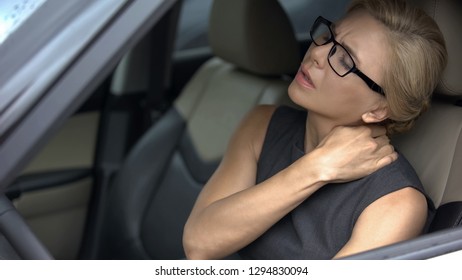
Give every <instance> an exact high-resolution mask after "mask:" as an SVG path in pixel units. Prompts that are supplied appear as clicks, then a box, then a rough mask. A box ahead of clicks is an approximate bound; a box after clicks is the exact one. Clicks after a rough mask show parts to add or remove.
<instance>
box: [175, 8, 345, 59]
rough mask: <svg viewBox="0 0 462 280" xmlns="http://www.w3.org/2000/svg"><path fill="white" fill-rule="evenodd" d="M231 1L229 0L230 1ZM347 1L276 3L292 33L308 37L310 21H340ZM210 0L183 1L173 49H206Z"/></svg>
mask: <svg viewBox="0 0 462 280" xmlns="http://www.w3.org/2000/svg"><path fill="white" fill-rule="evenodd" d="M230 1H232V0H230ZM350 1H351V0H322V1H321V0H279V3H280V4H281V6H282V7H283V8H284V10H285V11H286V13H287V15H288V16H289V18H290V21H291V23H292V26H293V28H294V31H295V33H296V34H297V36H299V37H300V38H308V33H309V28H310V26H311V24H312V23H313V21H314V20H315V19H316V18H317V17H318V16H319V15H322V16H324V17H326V18H328V19H329V20H331V21H335V20H337V19H338V18H340V17H341V16H342V15H343V13H344V11H345V9H346V7H347V4H348V3H349V2H350ZM212 2H213V0H183V4H182V5H183V6H182V8H181V13H180V20H179V23H178V32H177V39H176V50H185V49H192V48H198V47H206V46H208V40H207V28H208V23H209V14H210V10H211V8H212Z"/></svg>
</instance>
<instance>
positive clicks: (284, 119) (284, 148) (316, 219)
mask: <svg viewBox="0 0 462 280" xmlns="http://www.w3.org/2000/svg"><path fill="white" fill-rule="evenodd" d="M306 117H307V113H306V111H299V110H296V109H293V108H289V107H279V108H278V109H277V110H276V111H275V113H274V115H273V116H272V119H271V121H270V124H269V127H268V130H267V134H266V137H265V141H264V144H263V149H262V152H261V155H260V159H259V162H258V170H257V183H259V182H262V181H264V180H266V179H268V178H270V177H271V176H273V175H275V174H276V173H278V172H279V171H281V170H282V169H284V168H286V167H288V166H289V165H290V164H291V163H293V162H294V161H296V160H297V159H299V158H300V157H302V156H303V155H304V137H305V123H306ZM408 186H412V187H414V188H415V189H417V190H419V191H421V192H422V193H424V190H423V187H422V184H421V182H420V180H419V178H418V177H417V175H416V173H415V172H414V170H413V168H412V167H411V165H410V164H409V163H408V162H407V160H406V159H405V158H404V157H403V156H402V155H400V156H399V158H398V160H396V161H395V162H393V163H392V164H390V165H388V166H386V167H384V168H382V169H380V170H378V171H376V172H375V173H373V174H371V175H369V176H366V177H364V178H362V179H359V180H356V181H353V182H348V183H341V184H328V185H326V186H324V187H322V188H321V189H320V190H318V191H317V192H315V193H314V194H313V195H312V196H310V197H309V198H308V199H306V200H305V201H304V202H303V203H302V204H300V205H299V206H298V207H297V208H295V209H294V210H293V211H292V212H290V213H289V214H287V215H286V216H285V217H284V218H282V219H281V220H280V221H279V222H277V223H276V224H275V225H274V226H273V227H271V228H270V229H269V230H268V231H266V232H265V233H264V234H263V235H262V236H260V237H259V238H258V239H257V240H255V241H254V242H253V243H251V244H249V245H248V246H247V247H245V248H243V249H242V250H241V251H239V255H240V256H241V258H244V259H331V258H332V257H334V255H335V254H336V253H337V252H338V251H339V250H340V249H341V248H342V247H343V246H344V245H345V244H346V242H347V241H348V240H349V238H350V236H351V233H352V231H353V227H354V225H355V223H356V220H357V219H358V217H359V215H360V214H361V212H362V211H363V210H364V209H365V208H366V207H367V206H368V205H369V204H371V203H372V202H374V201H375V200H377V199H378V198H380V197H382V196H384V195H386V194H389V193H391V192H394V191H396V190H399V189H402V188H405V187H408ZM424 194H425V193H424ZM427 201H428V204H429V211H428V213H429V215H428V218H427V226H428V224H429V222H430V221H431V219H432V218H433V214H434V207H433V204H432V203H431V200H429V199H428V196H427ZM249 211H251V209H249Z"/></svg>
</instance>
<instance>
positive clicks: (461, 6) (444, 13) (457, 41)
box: [408, 0, 462, 96]
mask: <svg viewBox="0 0 462 280" xmlns="http://www.w3.org/2000/svg"><path fill="white" fill-rule="evenodd" d="M408 2H410V3H411V4H414V5H415V6H417V7H419V8H421V9H423V10H424V11H425V12H426V13H427V14H429V15H430V16H431V17H432V18H433V19H434V20H435V21H436V23H437V24H438V26H439V27H440V29H441V32H442V33H443V36H444V39H445V41H446V48H447V51H448V65H447V67H446V69H445V71H444V73H443V77H442V80H441V82H440V84H439V86H438V88H437V90H436V93H438V94H443V95H453V96H462V77H461V74H462V53H461V50H462V36H461V35H460V27H461V26H462V16H461V15H462V1H460V0H408Z"/></svg>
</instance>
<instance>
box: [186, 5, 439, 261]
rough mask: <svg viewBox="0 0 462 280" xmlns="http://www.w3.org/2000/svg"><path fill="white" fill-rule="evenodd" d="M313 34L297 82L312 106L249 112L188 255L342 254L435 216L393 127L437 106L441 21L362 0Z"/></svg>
mask: <svg viewBox="0 0 462 280" xmlns="http://www.w3.org/2000/svg"><path fill="white" fill-rule="evenodd" d="M311 36H312V40H313V44H312V45H311V46H310V48H309V49H308V51H307V53H306V55H305V57H304V59H303V61H302V63H301V66H300V69H299V71H298V73H297V75H296V77H295V78H294V80H293V82H292V83H291V85H290V86H289V90H288V93H289V96H290V98H291V99H292V100H293V101H294V102H295V103H296V104H297V105H299V106H300V107H303V108H305V109H306V111H298V110H295V109H291V108H288V107H280V108H275V107H273V106H260V107H258V108H256V109H255V110H254V111H252V112H251V113H250V114H249V115H248V116H247V117H246V118H245V120H243V122H242V123H241V125H240V127H239V128H238V129H237V131H236V132H235V134H234V136H233V138H232V139H231V141H230V144H229V147H228V150H227V152H226V154H225V156H224V158H223V160H222V162H221V164H220V166H219V168H218V169H217V170H216V172H215V173H214V175H213V176H212V178H211V179H210V180H209V182H208V183H207V184H206V186H205V187H204V189H203V190H202V192H201V194H200V195H199V197H198V200H197V201H196V204H195V206H194V208H193V210H192V212H191V215H190V217H189V219H188V222H187V224H186V226H185V231H184V236H183V243H184V247H185V251H186V255H187V257H188V258H192V259H217V258H223V257H226V256H227V255H229V254H232V253H234V252H239V253H240V255H241V256H242V257H243V258H255V259H328V258H339V257H343V256H347V255H350V254H354V253H358V252H361V251H364V250H368V249H372V248H376V247H380V246H384V245H388V244H391V243H395V242H398V241H402V240H406V239H409V238H413V237H415V236H417V235H419V234H421V233H422V232H423V231H424V230H425V228H426V226H427V225H428V223H429V222H430V220H431V218H432V215H433V211H434V208H433V206H432V203H431V201H430V200H429V199H428V198H427V196H426V195H425V193H424V190H423V187H422V186H421V183H420V181H419V179H418V178H417V176H416V174H415V172H414V171H413V169H412V168H411V167H410V165H409V163H408V162H407V161H406V159H405V158H404V157H403V156H402V155H398V153H396V152H395V151H394V150H393V147H392V146H391V145H390V144H389V143H388V142H389V141H388V137H387V136H386V134H385V132H386V131H387V132H388V134H390V133H395V132H402V131H405V130H407V129H409V128H410V127H411V126H412V124H413V122H414V121H415V119H416V118H417V117H418V116H419V115H420V114H421V113H422V112H423V111H424V110H425V109H426V107H427V106H428V104H429V99H430V94H431V92H432V91H433V90H434V88H435V87H436V84H437V82H438V80H439V77H440V74H441V72H442V70H443V69H444V67H445V64H446V56H447V54H446V50H445V45H444V40H443V38H442V35H441V33H440V31H439V29H438V27H437V26H436V24H435V23H434V22H433V21H432V19H431V18H429V17H428V16H427V15H425V14H424V13H423V12H421V11H419V10H416V9H414V8H411V7H409V6H407V5H406V4H405V3H404V2H402V1H398V0H393V1H391V0H370V1H367V0H359V1H354V2H353V3H352V5H351V6H350V8H349V10H348V13H347V15H346V16H345V17H344V18H343V19H342V20H341V21H339V22H337V23H335V24H333V23H331V22H330V21H328V20H326V19H324V18H322V17H319V18H318V19H317V20H316V21H315V23H314V24H313V26H312V29H311ZM359 69H360V70H359ZM307 112H308V113H307Z"/></svg>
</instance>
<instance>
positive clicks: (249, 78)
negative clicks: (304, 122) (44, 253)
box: [98, 0, 300, 259]
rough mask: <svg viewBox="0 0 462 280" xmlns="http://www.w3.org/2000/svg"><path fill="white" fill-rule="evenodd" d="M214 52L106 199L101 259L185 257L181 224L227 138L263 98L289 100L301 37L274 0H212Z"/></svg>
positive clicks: (152, 130) (138, 149)
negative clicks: (213, 55)
mask: <svg viewBox="0 0 462 280" xmlns="http://www.w3.org/2000/svg"><path fill="white" fill-rule="evenodd" d="M209 40H210V43H211V47H212V50H213V52H214V54H215V57H214V58H212V59H210V60H209V61H208V62H206V63H205V64H204V65H203V66H202V67H201V68H200V70H199V71H198V72H197V73H196V74H195V75H194V77H193V78H192V79H191V81H190V82H189V83H188V84H187V86H186V87H185V89H184V90H183V92H182V93H181V94H180V96H179V97H178V99H177V100H176V102H175V104H174V106H173V107H172V108H171V109H170V110H169V111H168V112H167V113H166V114H165V115H164V116H163V117H162V118H161V119H160V120H159V121H158V122H157V123H156V124H155V125H154V126H153V127H152V128H150V130H148V131H147V133H146V134H145V135H144V136H143V137H142V138H141V140H140V141H139V142H138V143H137V144H136V145H135V147H134V148H133V149H132V151H131V152H130V153H129V155H128V157H127V159H126V160H125V162H124V164H123V166H122V168H121V170H120V171H119V172H118V174H117V176H116V177H115V179H114V181H113V184H112V186H111V189H110V193H109V196H108V199H107V205H108V207H107V211H106V213H105V221H104V226H103V228H104V232H103V234H102V240H101V242H100V243H101V248H100V250H99V251H100V254H99V256H98V258H99V259H179V258H184V251H183V247H182V234H183V227H184V223H185V222H186V219H187V217H188V215H189V213H190V211H191V209H192V206H193V204H194V202H195V199H196V197H197V195H198V193H199V191H200V190H201V188H202V186H203V185H204V184H205V182H206V181H207V180H208V178H209V177H210V176H211V174H212V172H213V171H214V169H215V168H216V167H217V166H218V163H219V161H220V160H221V157H222V155H223V153H224V151H225V148H226V146H227V142H228V138H229V137H230V135H231V133H232V132H233V130H234V129H235V127H236V126H237V124H238V122H239V121H240V120H241V119H242V118H243V116H244V115H245V114H246V113H247V112H248V111H249V110H250V109H252V108H253V107H254V106H255V105H258V104H289V99H288V97H287V87H288V84H289V82H290V79H285V78H284V77H285V75H287V74H293V73H295V72H296V71H297V69H298V66H299V63H300V57H299V53H300V51H299V47H298V43H297V41H296V39H295V35H294V33H293V29H292V26H291V24H290V22H289V19H288V18H287V16H286V14H285V13H284V11H283V9H282V8H281V6H280V5H279V3H278V1H276V0H271V1H270V0H253V1H248V0H233V1H229V0H215V1H214V4H213V8H212V14H211V22H210V30H209Z"/></svg>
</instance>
